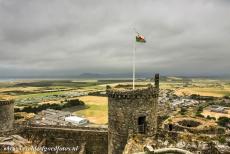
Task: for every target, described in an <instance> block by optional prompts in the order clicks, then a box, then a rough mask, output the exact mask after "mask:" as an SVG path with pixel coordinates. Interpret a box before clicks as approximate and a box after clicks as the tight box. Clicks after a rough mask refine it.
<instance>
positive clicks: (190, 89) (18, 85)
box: [0, 77, 230, 124]
mask: <svg viewBox="0 0 230 154" xmlns="http://www.w3.org/2000/svg"><path fill="white" fill-rule="evenodd" d="M149 83H150V81H149V80H146V81H144V80H141V82H140V81H139V82H137V84H139V85H143V84H149ZM118 84H125V85H127V84H132V82H131V81H130V80H99V81H97V80H82V81H79V80H53V81H52V80H47V81H15V82H0V99H4V98H5V99H14V100H15V105H16V106H21V107H24V106H36V105H38V104H40V103H50V102H55V103H59V102H62V101H63V100H65V99H69V98H79V99H81V100H82V101H84V102H85V104H86V108H84V109H81V110H76V112H74V113H75V114H76V115H79V116H84V117H86V118H88V119H89V120H90V121H91V122H93V123H97V124H105V123H107V121H108V115H107V114H108V111H107V110H108V106H107V98H106V97H96V96H80V97H79V96H77V95H76V94H79V93H80V94H81V93H85V92H86V93H88V92H96V91H105V87H106V85H111V86H115V85H118ZM160 88H161V89H172V90H174V91H175V94H177V95H181V96H183V95H191V94H199V95H203V96H215V97H223V96H230V80H218V79H200V78H178V77H167V78H162V79H161V81H160Z"/></svg>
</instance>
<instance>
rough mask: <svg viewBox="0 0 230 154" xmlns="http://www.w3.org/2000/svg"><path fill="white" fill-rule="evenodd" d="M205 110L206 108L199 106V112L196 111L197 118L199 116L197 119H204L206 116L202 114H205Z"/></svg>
mask: <svg viewBox="0 0 230 154" xmlns="http://www.w3.org/2000/svg"><path fill="white" fill-rule="evenodd" d="M203 110H204V107H203V106H201V105H199V106H198V108H197V110H196V116H197V117H204V116H203V115H202V114H201V113H202V112H203Z"/></svg>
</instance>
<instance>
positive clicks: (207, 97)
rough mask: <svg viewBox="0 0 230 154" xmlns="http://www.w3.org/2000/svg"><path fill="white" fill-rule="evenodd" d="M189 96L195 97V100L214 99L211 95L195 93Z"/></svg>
mask: <svg viewBox="0 0 230 154" xmlns="http://www.w3.org/2000/svg"><path fill="white" fill-rule="evenodd" d="M190 98H191V99H195V100H205V101H212V100H215V99H216V98H215V97H213V96H201V95H197V94H192V95H190Z"/></svg>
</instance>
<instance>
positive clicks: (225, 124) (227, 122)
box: [217, 117, 230, 128]
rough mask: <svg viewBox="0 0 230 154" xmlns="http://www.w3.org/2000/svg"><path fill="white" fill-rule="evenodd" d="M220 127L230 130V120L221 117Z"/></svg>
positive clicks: (219, 120)
mask: <svg viewBox="0 0 230 154" xmlns="http://www.w3.org/2000/svg"><path fill="white" fill-rule="evenodd" d="M217 123H218V125H220V126H222V127H227V128H230V118H228V117H220V118H219V119H218V122H217Z"/></svg>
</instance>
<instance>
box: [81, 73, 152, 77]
mask: <svg viewBox="0 0 230 154" xmlns="http://www.w3.org/2000/svg"><path fill="white" fill-rule="evenodd" d="M153 76H154V74H150V73H137V74H136V78H151V77H153ZM77 78H132V73H119V74H115V73H108V74H99V73H83V74H80V75H79V76H77Z"/></svg>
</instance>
